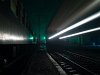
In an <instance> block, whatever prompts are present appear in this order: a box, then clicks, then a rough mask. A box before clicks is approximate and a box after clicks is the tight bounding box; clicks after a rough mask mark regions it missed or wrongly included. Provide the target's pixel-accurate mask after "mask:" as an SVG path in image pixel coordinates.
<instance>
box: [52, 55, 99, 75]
mask: <svg viewBox="0 0 100 75" xmlns="http://www.w3.org/2000/svg"><path fill="white" fill-rule="evenodd" d="M50 55H51V56H52V57H53V58H54V59H55V61H57V63H58V64H59V65H60V66H61V67H62V68H63V70H64V71H65V72H66V73H67V74H68V75H99V73H95V72H93V71H91V70H89V69H87V68H85V67H83V66H81V65H80V64H78V63H76V62H74V61H72V60H70V59H68V58H67V57H65V56H64V55H62V54H60V53H50ZM90 65H91V64H90ZM91 68H92V67H91Z"/></svg>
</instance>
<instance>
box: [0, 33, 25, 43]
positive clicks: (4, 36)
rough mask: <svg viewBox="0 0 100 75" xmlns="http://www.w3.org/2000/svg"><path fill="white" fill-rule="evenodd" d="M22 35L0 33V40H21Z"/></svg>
mask: <svg viewBox="0 0 100 75" xmlns="http://www.w3.org/2000/svg"><path fill="white" fill-rule="evenodd" d="M25 39H26V38H24V37H23V36H17V35H11V34H6V33H0V40H3V41H7V40H9V41H10V40H12V41H21V40H25Z"/></svg>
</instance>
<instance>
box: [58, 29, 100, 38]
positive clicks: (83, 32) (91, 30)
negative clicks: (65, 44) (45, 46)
mask: <svg viewBox="0 0 100 75" xmlns="http://www.w3.org/2000/svg"><path fill="white" fill-rule="evenodd" d="M97 30H100V27H97V28H93V29H89V30H86V31H82V32H78V33H74V34H70V35H67V36H63V37H60V38H59V39H64V38H69V37H73V36H77V35H81V34H85V33H89V32H93V31H97Z"/></svg>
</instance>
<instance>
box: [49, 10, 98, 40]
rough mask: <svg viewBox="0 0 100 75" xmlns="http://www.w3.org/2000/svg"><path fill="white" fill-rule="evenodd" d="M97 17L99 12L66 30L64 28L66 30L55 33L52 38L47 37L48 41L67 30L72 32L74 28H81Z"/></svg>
mask: <svg viewBox="0 0 100 75" xmlns="http://www.w3.org/2000/svg"><path fill="white" fill-rule="evenodd" d="M99 17H100V11H99V12H97V13H95V14H94V15H92V16H89V17H87V18H85V19H83V20H81V21H80V22H78V23H75V24H73V25H71V26H70V27H68V28H66V29H64V30H62V31H60V32H58V33H56V34H54V35H53V36H51V37H49V38H48V39H52V38H54V37H56V36H58V35H61V34H63V33H65V32H67V31H69V30H72V29H74V28H76V27H79V26H81V25H83V24H85V23H87V22H90V21H92V20H94V19H96V18H99Z"/></svg>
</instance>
